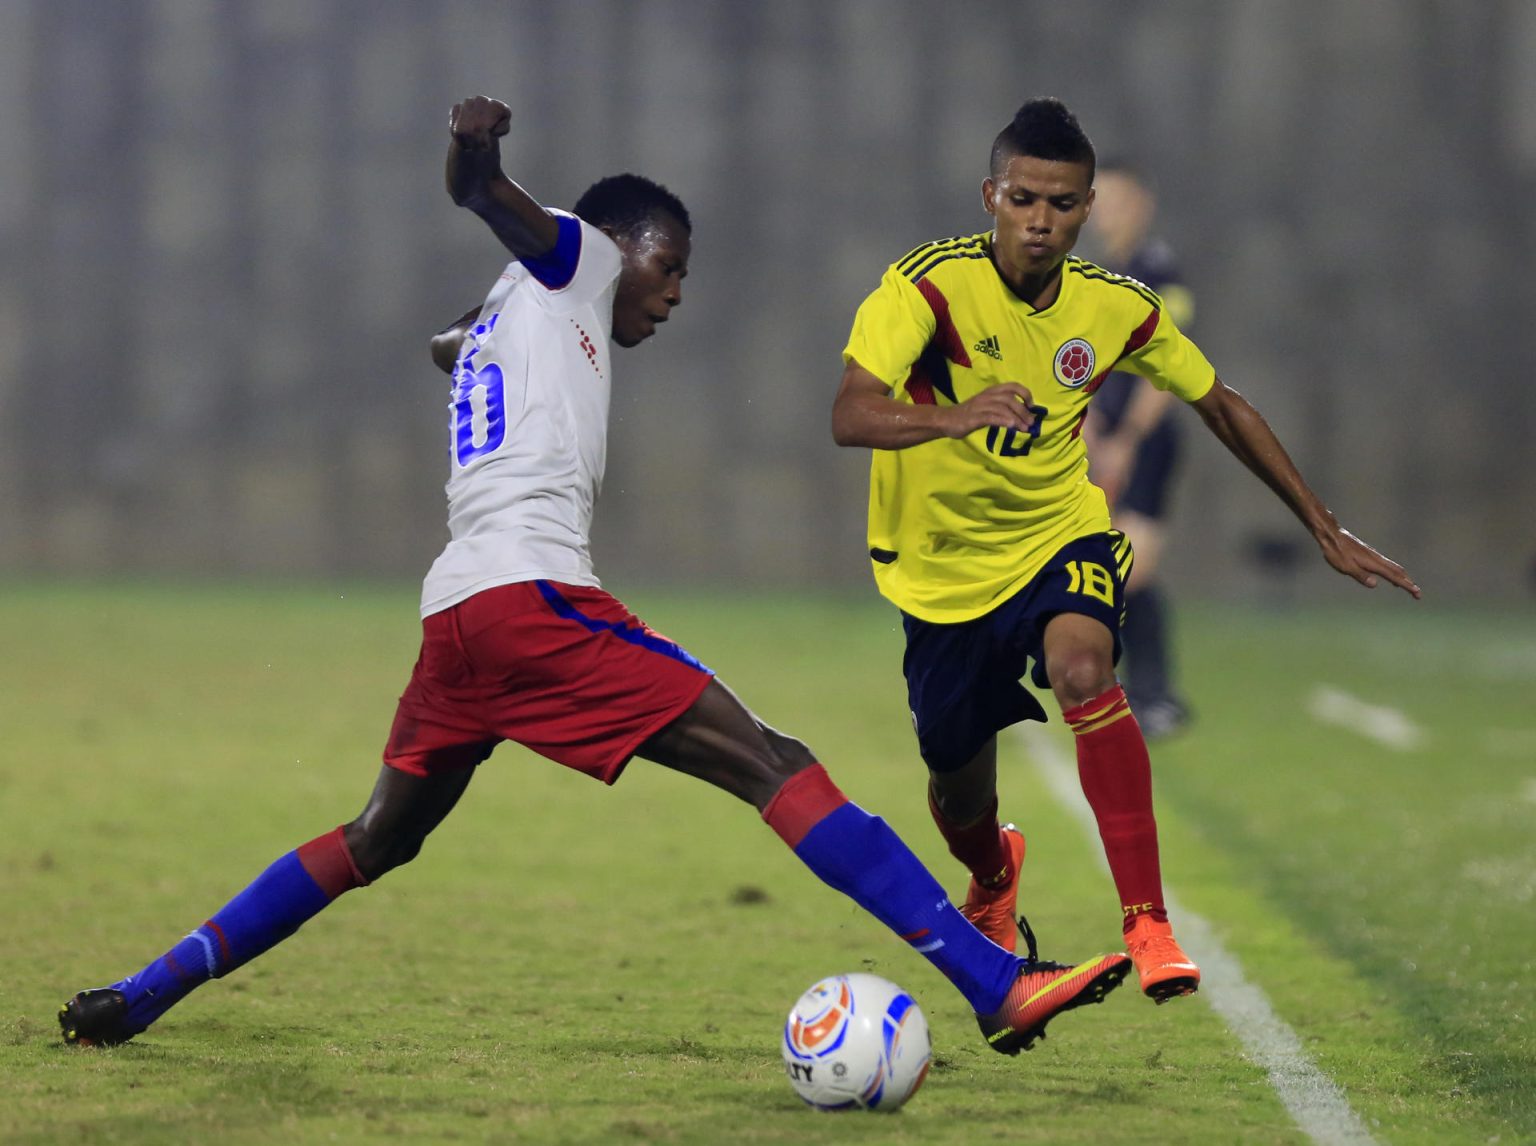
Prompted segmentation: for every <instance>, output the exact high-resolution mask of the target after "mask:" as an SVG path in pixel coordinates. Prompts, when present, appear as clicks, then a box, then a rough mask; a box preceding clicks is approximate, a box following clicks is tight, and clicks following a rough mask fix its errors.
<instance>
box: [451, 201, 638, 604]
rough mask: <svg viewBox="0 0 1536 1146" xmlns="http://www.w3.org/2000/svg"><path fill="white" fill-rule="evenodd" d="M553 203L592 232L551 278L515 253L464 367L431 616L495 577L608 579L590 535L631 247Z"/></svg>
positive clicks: (462, 355) (457, 370)
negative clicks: (564, 275) (612, 351)
mask: <svg viewBox="0 0 1536 1146" xmlns="http://www.w3.org/2000/svg"><path fill="white" fill-rule="evenodd" d="M551 213H552V214H556V215H560V216H562V219H561V227H562V232H563V235H562V242H563V243H564V242H565V241H566V240H575V239H576V238H577V237H578V236H579V242H578V243H576V244H575V245H576V251H575V269H574V271H572V272H570V274H569V281H567V282H565V283H564V285H558V284H556V285H554V286H547V285H545V283H544V282H541V281H540V278H539V277H536V276H535V274H534V273H533V272H532V271H530V270H529V268H528V267H526V266H524V265H523V263H521V262H513V263H509V264H508V265H507V269H506V270H505V271H503V272H502V275H501V278H499V279H498V280H497V281H496V285H495V286H493V287H492V288H491V293H490V294H489V295H488V296H487V298H486V300H485V305H484V306H482V307H481V308H480V315H479V318H478V319H477V321H476V323H475V326H474V328H473V329H472V330H471V331H470V332H469V333H468V334H467V335H466V336H465V338H464V344H463V346H462V348H461V349H460V351H459V358H458V362H457V363H456V364H455V366H454V371H453V398H452V403H451V405H450V407H449V420H448V434H449V454H450V457H451V463H452V472H451V474H450V476H449V478H448V486H447V489H448V532H449V535H450V540H449V542H448V546H447V548H445V549H444V550H443V552H442V554H441V555H440V556H439V557H438V559H437V560H436V561H435V562H434V563H433V565H432V569H431V571H430V572H428V573H427V577H426V580H425V582H424V583H423V584H422V590H421V615H422V616H424V617H425V616H428V615H430V614H432V613H437V612H441V611H442V610H443V609H446V608H448V607H450V606H451V605H455V604H457V603H458V602H460V601H462V600H464V599H465V598H466V597H470V596H473V595H474V594H475V593H478V592H480V591H481V590H482V589H489V588H491V587H493V586H496V585H508V584H511V583H513V582H517V581H532V580H537V579H541V578H548V579H549V580H552V581H561V582H564V583H566V584H570V585H592V586H595V585H597V583H598V581H597V576H596V574H595V573H594V572H593V570H592V556H591V552H590V547H589V540H588V538H589V535H590V532H591V528H592V509H593V506H594V505H595V503H596V501H597V493H598V489H599V488H600V486H601V485H602V481H603V465H604V461H605V458H606V455H607V449H608V393H609V342H608V339H609V334H610V332H611V330H612V326H613V294H614V290H615V289H616V287H617V283H618V276H619V269H620V263H621V256H620V253H619V249H618V247H617V246H615V245H614V243H613V241H612V240H611V239H609V238H608V236H607V235H604V234H603V233H602V232H601V231H599V230H598V229H597V228H595V227H592V226H590V225H588V224H587V223H584V222H580V221H579V220H576V219H575V216H572V215H566V214H565V213H564V212H551ZM573 223H575V224H576V226H578V227H579V230H576V229H575V228H573V226H572V224H573ZM557 246H558V245H557ZM566 253H567V254H569V253H570V251H569V244H567V246H566ZM567 265H568V263H567ZM541 277H543V278H544V279H545V280H546V281H547V280H548V279H549V278H550V276H549V275H548V274H547V273H546V274H544V275H543V276H541Z"/></svg>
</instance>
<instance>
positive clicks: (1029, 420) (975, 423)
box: [944, 382, 1036, 438]
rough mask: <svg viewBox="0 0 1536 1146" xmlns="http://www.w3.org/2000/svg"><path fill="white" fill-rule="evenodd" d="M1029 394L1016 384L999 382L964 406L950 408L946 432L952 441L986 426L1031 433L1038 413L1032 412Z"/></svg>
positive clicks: (968, 399) (966, 401) (964, 403)
mask: <svg viewBox="0 0 1536 1146" xmlns="http://www.w3.org/2000/svg"><path fill="white" fill-rule="evenodd" d="M1030 401H1031V395H1030V393H1029V390H1028V389H1027V388H1025V387H1023V386H1021V385H1019V384H1018V383H1017V382H999V383H998V384H997V385H996V386H988V387H987V388H986V389H985V390H983V391H982V392H981V393H980V394H973V395H972V396H971V397H969V398H967V399H966V400H965V401H964V402H961V403H959V404H958V405H955V406H948V407H945V409H946V410H947V411H948V421H947V424H946V426H945V428H944V432H945V434H946V435H947V436H948V437H951V438H963V437H965V436H966V435H967V434H969V433H972V432H974V431H976V430H980V429H984V428H985V427H987V426H997V427H999V428H1001V429H1004V430H1018V431H1019V432H1021V433H1025V434H1027V433H1029V431H1030V428H1031V427H1032V426H1033V425H1034V424H1035V417H1036V415H1035V412H1034V411H1033V410H1031V409H1030V408H1029V404H1030Z"/></svg>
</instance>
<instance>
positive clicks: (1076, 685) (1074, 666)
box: [1046, 649, 1115, 708]
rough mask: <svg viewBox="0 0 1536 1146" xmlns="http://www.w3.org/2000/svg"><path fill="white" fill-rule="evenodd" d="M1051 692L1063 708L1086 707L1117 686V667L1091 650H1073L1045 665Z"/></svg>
mask: <svg viewBox="0 0 1536 1146" xmlns="http://www.w3.org/2000/svg"><path fill="white" fill-rule="evenodd" d="M1046 675H1047V676H1048V677H1050V681H1051V690H1052V691H1053V692H1055V694H1056V699H1057V700H1059V701H1060V702H1061V705H1062V707H1063V708H1074V707H1076V706H1077V705H1079V704H1086V703H1087V702H1088V701H1090V700H1092V699H1093V698H1094V697H1096V696H1099V695H1100V694H1101V693H1103V692H1105V691H1106V690H1107V689H1109V688H1111V687H1113V685H1114V683H1115V668H1114V665H1113V664H1112V663H1110V661H1109V659H1108V658H1107V657H1104V656H1101V655H1100V654H1099V653H1097V652H1095V651H1093V650H1091V649H1073V650H1071V651H1069V652H1066V653H1063V654H1062V655H1061V656H1059V657H1057V658H1055V659H1054V660H1052V661H1051V663H1050V664H1048V665H1047V666H1046Z"/></svg>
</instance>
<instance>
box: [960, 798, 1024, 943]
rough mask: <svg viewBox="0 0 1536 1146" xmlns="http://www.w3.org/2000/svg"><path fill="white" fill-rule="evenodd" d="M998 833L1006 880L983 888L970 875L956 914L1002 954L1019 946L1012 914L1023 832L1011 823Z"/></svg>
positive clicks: (1015, 899)
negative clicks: (1002, 843) (1004, 853)
mask: <svg viewBox="0 0 1536 1146" xmlns="http://www.w3.org/2000/svg"><path fill="white" fill-rule="evenodd" d="M1001 830H1002V833H1003V838H1004V839H1005V840H1006V841H1007V843H1008V866H1007V867H1006V868H1005V869H1004V873H1006V878H1005V879H1004V880H1003V882H1002V883H1001V884H999V885H998V886H996V887H983V886H982V885H981V884H980V883H978V882H977V880H976V877H975V876H972V877H971V886H970V887H969V888H968V889H967V890H966V893H965V902H964V903H963V904H961V905H960V914H961V915H963V916H965V917H966V918H967V919H969V920H970V921H971V922H972V923H973V924H975V925H976V930H977V931H980V932H981V933H982V934H983V935H985V936H986V937H987V938H988V939H990V940H992V942H993V943H996V944H997V945H998V946H999V947H1001V948H1003V949H1004V950H1005V951H1013V950H1015V949H1016V948H1017V947H1018V944H1019V927H1018V924H1017V922H1015V919H1014V912H1015V911H1017V910H1018V904H1019V868H1021V867H1023V866H1024V833H1023V832H1021V831H1019V829H1018V828H1017V827H1015V826H1014V825H1013V824H1004V825H1003V826H1002V829H1001ZM1004 873H1000V874H1004Z"/></svg>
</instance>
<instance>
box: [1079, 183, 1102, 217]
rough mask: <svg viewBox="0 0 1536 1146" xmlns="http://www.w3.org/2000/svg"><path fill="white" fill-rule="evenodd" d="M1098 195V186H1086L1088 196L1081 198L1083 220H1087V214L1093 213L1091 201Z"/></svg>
mask: <svg viewBox="0 0 1536 1146" xmlns="http://www.w3.org/2000/svg"><path fill="white" fill-rule="evenodd" d="M1098 197H1099V192H1098V188H1096V187H1089V188H1088V198H1086V199H1084V200H1083V220H1084V222H1086V221H1087V219H1088V216H1089V215H1092V214H1093V201H1094V200H1095V199H1097V198H1098Z"/></svg>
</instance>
